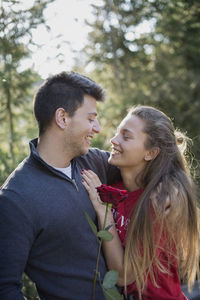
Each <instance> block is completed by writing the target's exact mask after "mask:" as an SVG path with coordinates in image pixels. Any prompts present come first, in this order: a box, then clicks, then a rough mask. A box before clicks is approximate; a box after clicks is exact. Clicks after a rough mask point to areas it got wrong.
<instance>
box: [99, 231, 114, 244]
mask: <svg viewBox="0 0 200 300" xmlns="http://www.w3.org/2000/svg"><path fill="white" fill-rule="evenodd" d="M97 237H98V238H100V239H102V240H103V241H107V242H109V241H112V239H113V235H112V234H111V233H110V232H108V231H107V230H100V231H99V232H98V233H97Z"/></svg>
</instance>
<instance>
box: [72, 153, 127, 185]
mask: <svg viewBox="0 0 200 300" xmlns="http://www.w3.org/2000/svg"><path fill="white" fill-rule="evenodd" d="M109 156H110V152H108V151H103V150H99V149H97V148H90V149H89V151H88V154H86V155H84V156H81V157H79V158H78V159H77V160H78V163H79V165H80V166H81V168H86V169H90V170H92V171H93V172H95V173H96V174H97V175H98V177H99V179H100V181H101V182H102V183H103V184H108V185H111V184H113V183H115V182H119V181H121V175H120V171H119V169H118V168H117V167H115V166H112V165H111V164H109V163H108V158H109Z"/></svg>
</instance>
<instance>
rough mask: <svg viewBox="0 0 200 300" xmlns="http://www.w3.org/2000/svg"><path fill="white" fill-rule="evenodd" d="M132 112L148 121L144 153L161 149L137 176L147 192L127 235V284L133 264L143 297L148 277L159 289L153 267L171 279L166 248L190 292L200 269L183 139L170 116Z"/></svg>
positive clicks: (143, 108)
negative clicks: (163, 257)
mask: <svg viewBox="0 0 200 300" xmlns="http://www.w3.org/2000/svg"><path fill="white" fill-rule="evenodd" d="M129 114H130V115H134V116H137V117H138V118H140V119H142V120H143V121H144V129H143V131H144V132H145V133H146V134H147V140H146V142H145V147H146V149H152V148H155V147H156V148H158V149H159V151H158V155H157V156H156V158H155V159H154V160H152V161H150V162H148V164H147V166H146V168H145V170H143V172H142V173H141V174H139V176H138V183H139V185H140V186H141V187H142V188H143V193H142V195H141V197H140V199H139V201H138V203H137V205H136V207H135V209H134V211H133V213H132V216H131V220H130V223H129V228H128V232H127V237H126V248H125V258H124V265H125V282H126V270H127V268H128V265H130V264H131V267H132V270H133V272H134V277H135V278H136V285H137V288H138V291H139V297H140V299H141V294H142V291H143V289H144V288H145V285H146V279H147V277H148V276H150V278H151V280H152V282H153V284H154V285H155V286H159V282H158V281H157V280H156V274H155V267H156V268H157V269H158V270H159V271H160V272H164V273H168V274H169V276H170V268H168V267H167V266H166V264H163V263H162V261H160V260H159V259H158V256H157V253H158V252H159V251H162V249H164V251H165V253H166V255H167V262H168V266H170V264H173V263H174V262H175V261H177V262H178V271H179V275H180V278H181V279H183V280H185V281H186V282H187V283H188V286H189V287H190V288H191V286H192V284H193V282H194V280H195V278H196V276H197V274H198V266H199V234H198V216H197V214H198V208H197V201H196V197H195V187H194V183H193V180H192V177H191V175H190V171H189V167H188V164H187V162H186V159H185V156H184V151H185V147H183V143H184V142H185V139H184V135H182V134H181V133H180V132H179V133H176V131H175V129H174V126H173V124H172V122H171V120H170V118H168V117H167V116H166V115H165V114H164V113H163V112H161V111H159V110H158V109H155V108H153V107H149V106H136V107H133V108H132V109H131V111H130V112H129ZM179 144H182V149H181V147H180V145H179ZM133 155H134V153H133ZM167 203H168V204H167Z"/></svg>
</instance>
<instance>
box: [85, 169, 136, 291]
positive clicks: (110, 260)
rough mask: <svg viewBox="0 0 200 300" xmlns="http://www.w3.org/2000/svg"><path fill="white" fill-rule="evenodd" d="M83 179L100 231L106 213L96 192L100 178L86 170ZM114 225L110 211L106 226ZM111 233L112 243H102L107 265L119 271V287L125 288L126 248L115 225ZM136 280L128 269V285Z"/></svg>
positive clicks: (104, 206)
mask: <svg viewBox="0 0 200 300" xmlns="http://www.w3.org/2000/svg"><path fill="white" fill-rule="evenodd" d="M82 177H83V181H82V183H83V185H84V187H85V188H86V190H87V191H88V194H89V196H90V199H91V202H92V204H93V206H94V209H95V211H96V214H97V218H98V223H99V229H100V230H101V229H103V227H104V218H105V212H106V205H103V202H102V201H101V199H100V197H99V194H98V192H97V190H96V187H97V186H100V185H101V182H100V180H99V178H98V176H97V175H96V174H95V173H94V172H92V171H91V170H84V171H83V174H82ZM114 223H115V221H114V219H113V214H112V212H111V211H109V212H108V215H107V222H106V226H109V225H111V224H114ZM109 232H110V233H111V234H112V235H113V239H112V241H103V243H102V246H103V251H104V255H105V258H106V263H107V266H108V269H109V270H116V271H118V273H119V277H118V282H117V283H118V285H119V286H124V248H123V246H122V244H121V241H120V238H119V235H118V233H117V229H116V226H115V225H113V226H112V227H111V228H110V229H109ZM134 280H135V279H134V276H133V274H132V272H131V268H128V270H127V282H126V284H127V285H128V284H130V283H132V282H133V281H134Z"/></svg>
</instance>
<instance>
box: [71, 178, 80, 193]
mask: <svg viewBox="0 0 200 300" xmlns="http://www.w3.org/2000/svg"><path fill="white" fill-rule="evenodd" d="M72 182H73V184H74V186H75V188H76V190H77V192H79V188H78V185H77V183H76V180H75V179H72Z"/></svg>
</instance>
